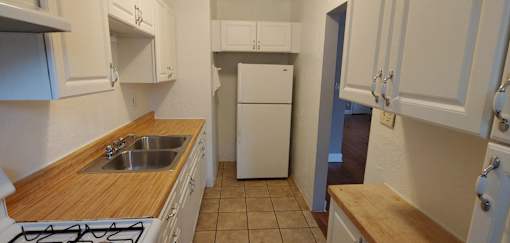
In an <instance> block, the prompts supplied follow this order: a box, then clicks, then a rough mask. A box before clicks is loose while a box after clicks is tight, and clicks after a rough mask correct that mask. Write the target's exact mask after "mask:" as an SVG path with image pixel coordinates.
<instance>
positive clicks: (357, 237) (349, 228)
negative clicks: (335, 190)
mask: <svg viewBox="0 0 510 243" xmlns="http://www.w3.org/2000/svg"><path fill="white" fill-rule="evenodd" d="M329 212H330V213H329V223H328V243H359V242H364V241H363V240H362V239H363V238H362V237H361V233H359V231H358V230H357V229H356V228H355V226H354V224H352V223H351V221H350V220H349V219H348V218H347V216H346V215H345V214H344V213H343V212H342V210H341V209H340V208H339V207H338V206H337V205H336V203H335V202H334V201H332V203H331V207H330V210H329Z"/></svg>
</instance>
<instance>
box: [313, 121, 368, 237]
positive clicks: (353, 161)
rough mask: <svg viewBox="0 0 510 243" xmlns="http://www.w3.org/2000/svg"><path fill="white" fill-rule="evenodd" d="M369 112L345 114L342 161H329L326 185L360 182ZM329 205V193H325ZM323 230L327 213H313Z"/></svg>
mask: <svg viewBox="0 0 510 243" xmlns="http://www.w3.org/2000/svg"><path fill="white" fill-rule="evenodd" d="M371 117H372V116H371V115H370V114H363V115H345V118H344V122H345V125H344V141H343V143H342V155H343V161H344V162H343V163H329V168H328V180H327V183H328V186H329V185H341V184H362V183H363V179H364V175H365V165H366V161H367V151H368V138H369V134H370V122H371ZM326 200H327V201H328V205H329V200H330V199H329V194H327V195H326ZM314 217H315V219H316V220H317V222H318V224H319V227H320V228H321V230H322V231H323V232H325V231H327V228H328V213H327V212H326V213H314Z"/></svg>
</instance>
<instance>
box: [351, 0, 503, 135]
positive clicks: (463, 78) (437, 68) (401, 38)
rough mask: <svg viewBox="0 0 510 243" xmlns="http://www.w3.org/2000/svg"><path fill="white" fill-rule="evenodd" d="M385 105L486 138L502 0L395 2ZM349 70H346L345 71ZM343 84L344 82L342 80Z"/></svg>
mask: <svg viewBox="0 0 510 243" xmlns="http://www.w3.org/2000/svg"><path fill="white" fill-rule="evenodd" d="M395 4H396V5H395V9H396V11H395V13H396V14H395V19H394V23H395V25H394V26H393V27H394V32H393V36H392V43H391V55H390V56H389V59H390V61H389V66H388V68H387V69H385V70H384V73H385V76H387V75H388V74H389V73H390V72H391V71H393V72H394V76H393V78H392V79H390V80H389V81H388V90H387V94H388V96H389V97H392V98H389V99H390V100H389V104H387V106H389V109H391V110H392V111H394V112H397V113H400V114H403V115H407V116H410V117H414V118H418V119H422V120H426V121H431V122H434V123H438V124H442V125H445V126H450V127H454V128H457V129H461V130H464V131H468V132H471V133H474V134H480V135H482V136H487V134H488V128H489V121H490V109H489V107H488V103H487V102H486V101H487V94H488V93H489V92H491V91H492V90H493V89H494V88H495V86H496V84H497V83H498V81H499V73H500V72H501V67H502V63H503V62H502V59H503V58H504V55H503V54H504V53H505V48H506V41H507V34H508V20H507V19H508V17H509V15H508V8H509V6H508V5H509V4H508V1H503V0H496V1H482V0H470V1H460V2H459V1H441V0H430V1H410V0H406V1H395ZM349 71H350V70H349ZM348 82H349V81H348Z"/></svg>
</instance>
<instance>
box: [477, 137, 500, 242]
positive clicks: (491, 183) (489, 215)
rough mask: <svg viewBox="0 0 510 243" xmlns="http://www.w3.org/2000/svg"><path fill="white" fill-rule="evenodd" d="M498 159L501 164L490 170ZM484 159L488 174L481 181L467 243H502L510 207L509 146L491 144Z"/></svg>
mask: <svg viewBox="0 0 510 243" xmlns="http://www.w3.org/2000/svg"><path fill="white" fill-rule="evenodd" d="M495 160H498V161H499V167H497V168H495V169H492V170H487V168H489V166H490V164H494V161H495ZM485 161H486V163H485V168H486V171H487V176H486V177H485V178H479V181H478V185H477V191H479V192H482V193H480V196H479V198H478V199H477V201H476V203H475V208H474V212H473V217H472V219H471V227H470V229H469V235H468V240H467V243H480V242H487V243H500V242H503V241H502V238H503V235H504V233H505V228H506V222H507V217H508V209H509V207H510V147H507V146H503V145H499V144H493V143H489V146H488V148H487V155H486V157H485ZM481 177H482V176H481ZM482 180H484V181H485V183H481V181H482ZM481 184H485V186H483V185H481ZM482 199H484V200H487V201H488V204H489V205H490V207H489V208H488V209H487V208H486V209H485V210H484V209H483V207H482ZM507 234H508V233H507ZM506 238H507V237H506ZM507 240H508V239H507ZM504 242H508V241H504Z"/></svg>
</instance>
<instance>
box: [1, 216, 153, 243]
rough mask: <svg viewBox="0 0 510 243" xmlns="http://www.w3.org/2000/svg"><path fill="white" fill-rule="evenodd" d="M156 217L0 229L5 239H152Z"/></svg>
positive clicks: (70, 242)
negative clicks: (2, 230)
mask: <svg viewBox="0 0 510 243" xmlns="http://www.w3.org/2000/svg"><path fill="white" fill-rule="evenodd" d="M159 225H160V222H159V220H157V219H137V220H132V219H125V220H120V219H119V220H97V221H62V222H32V223H16V224H13V225H11V226H10V227H9V228H8V229H7V230H5V231H4V232H2V233H0V239H1V240H0V242H7V243H23V242H32V243H50V242H51V243H75V242H76V243H78V242H90V243H110V242H111V243H117V242H119V243H156V242H157V237H158V233H159Z"/></svg>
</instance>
